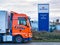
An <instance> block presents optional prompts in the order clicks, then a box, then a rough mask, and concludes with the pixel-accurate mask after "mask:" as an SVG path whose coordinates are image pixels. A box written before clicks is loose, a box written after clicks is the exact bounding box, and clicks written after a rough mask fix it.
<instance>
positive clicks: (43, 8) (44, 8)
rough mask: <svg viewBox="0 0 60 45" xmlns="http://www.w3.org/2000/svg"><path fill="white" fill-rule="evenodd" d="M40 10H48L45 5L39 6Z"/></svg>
mask: <svg viewBox="0 0 60 45" xmlns="http://www.w3.org/2000/svg"><path fill="white" fill-rule="evenodd" d="M40 10H48V9H47V8H46V7H41V8H40Z"/></svg>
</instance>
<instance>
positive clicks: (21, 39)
mask: <svg viewBox="0 0 60 45" xmlns="http://www.w3.org/2000/svg"><path fill="white" fill-rule="evenodd" d="M22 41H23V38H22V37H21V36H16V37H15V42H17V43H22Z"/></svg>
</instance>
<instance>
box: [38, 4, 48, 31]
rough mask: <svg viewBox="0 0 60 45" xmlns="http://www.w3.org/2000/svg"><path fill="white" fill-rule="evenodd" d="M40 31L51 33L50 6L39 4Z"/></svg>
mask: <svg viewBox="0 0 60 45" xmlns="http://www.w3.org/2000/svg"><path fill="white" fill-rule="evenodd" d="M38 30H39V31H47V32H48V31H49V4H38Z"/></svg>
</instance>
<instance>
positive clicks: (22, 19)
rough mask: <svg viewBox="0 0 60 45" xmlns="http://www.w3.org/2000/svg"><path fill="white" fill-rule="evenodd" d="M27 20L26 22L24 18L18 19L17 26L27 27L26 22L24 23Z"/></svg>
mask: <svg viewBox="0 0 60 45" xmlns="http://www.w3.org/2000/svg"><path fill="white" fill-rule="evenodd" d="M26 21H27V20H26V18H24V17H19V18H18V24H19V25H27V22H26Z"/></svg>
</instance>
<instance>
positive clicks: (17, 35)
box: [0, 11, 32, 43]
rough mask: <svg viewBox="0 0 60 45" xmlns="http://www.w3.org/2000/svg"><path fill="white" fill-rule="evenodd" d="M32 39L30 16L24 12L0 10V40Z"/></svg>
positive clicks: (17, 40) (22, 40)
mask: <svg viewBox="0 0 60 45" xmlns="http://www.w3.org/2000/svg"><path fill="white" fill-rule="evenodd" d="M31 39H32V32H31V24H30V18H29V17H28V16H27V15H26V14H19V13H16V12H13V11H12V12H8V11H0V42H17V43H21V42H28V41H30V40H31Z"/></svg>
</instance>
